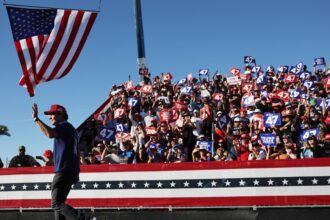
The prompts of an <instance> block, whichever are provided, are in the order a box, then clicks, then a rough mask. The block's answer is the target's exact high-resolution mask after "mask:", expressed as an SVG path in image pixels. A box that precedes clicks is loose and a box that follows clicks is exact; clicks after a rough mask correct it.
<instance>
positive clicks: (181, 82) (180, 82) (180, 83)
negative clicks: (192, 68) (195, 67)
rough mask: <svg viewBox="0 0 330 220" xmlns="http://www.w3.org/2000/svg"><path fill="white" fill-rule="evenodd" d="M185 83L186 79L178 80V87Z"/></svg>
mask: <svg viewBox="0 0 330 220" xmlns="http://www.w3.org/2000/svg"><path fill="white" fill-rule="evenodd" d="M186 81H187V79H186V78H183V79H180V80H179V82H178V84H179V85H183V84H185V82H186Z"/></svg>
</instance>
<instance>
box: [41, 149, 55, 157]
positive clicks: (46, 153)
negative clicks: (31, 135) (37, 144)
mask: <svg viewBox="0 0 330 220" xmlns="http://www.w3.org/2000/svg"><path fill="white" fill-rule="evenodd" d="M42 155H43V156H44V157H47V158H52V157H53V152H52V151H51V150H45V151H44V153H43V154H42Z"/></svg>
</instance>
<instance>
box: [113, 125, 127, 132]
mask: <svg viewBox="0 0 330 220" xmlns="http://www.w3.org/2000/svg"><path fill="white" fill-rule="evenodd" d="M127 130H128V129H127V127H126V125H125V124H122V123H116V131H117V132H127Z"/></svg>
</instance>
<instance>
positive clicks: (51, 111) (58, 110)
mask: <svg viewBox="0 0 330 220" xmlns="http://www.w3.org/2000/svg"><path fill="white" fill-rule="evenodd" d="M44 113H45V115H52V114H55V113H62V114H64V115H67V112H66V109H65V108H64V107H63V106H61V105H58V104H53V105H51V106H50V109H49V110H48V111H45V112H44Z"/></svg>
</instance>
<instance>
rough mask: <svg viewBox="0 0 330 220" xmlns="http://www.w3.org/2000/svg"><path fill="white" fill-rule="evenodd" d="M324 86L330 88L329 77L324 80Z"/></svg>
mask: <svg viewBox="0 0 330 220" xmlns="http://www.w3.org/2000/svg"><path fill="white" fill-rule="evenodd" d="M324 86H325V87H329V86H330V77H327V78H325V79H324Z"/></svg>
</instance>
